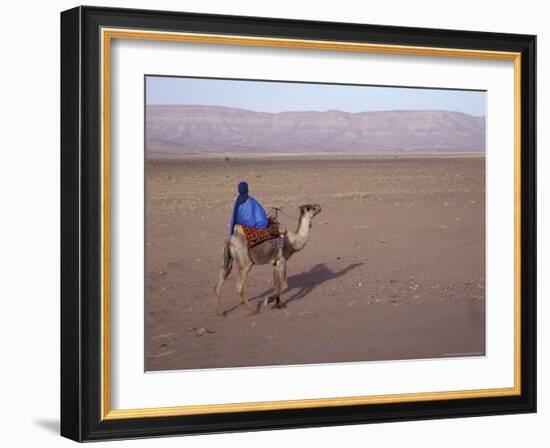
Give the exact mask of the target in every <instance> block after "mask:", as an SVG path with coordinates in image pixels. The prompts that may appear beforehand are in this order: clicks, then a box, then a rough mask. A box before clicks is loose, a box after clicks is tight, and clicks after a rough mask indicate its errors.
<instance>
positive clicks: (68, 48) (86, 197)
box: [61, 7, 536, 441]
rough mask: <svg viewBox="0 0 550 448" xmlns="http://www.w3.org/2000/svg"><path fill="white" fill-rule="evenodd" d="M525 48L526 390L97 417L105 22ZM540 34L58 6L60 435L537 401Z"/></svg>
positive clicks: (396, 417)
mask: <svg viewBox="0 0 550 448" xmlns="http://www.w3.org/2000/svg"><path fill="white" fill-rule="evenodd" d="M101 27H113V28H116V27H122V28H140V29H146V30H152V29H154V30H162V31H185V32H198V33H210V34H235V35H248V36H258V37H278V38H294V39H315V40H331V41H345V42H365V43H381V44H395V45H414V46H426V47H440V48H461V49H477V50H493V51H511V52H521V56H522V59H521V60H522V63H521V145H522V151H521V177H522V181H521V211H522V213H521V229H522V234H521V277H522V282H521V297H522V301H521V351H522V357H521V390H522V393H521V395H518V396H509V397H491V398H473V399H458V400H438V401H428V402H414V403H392V404H369V405H359V406H338V407H326V408H313V409H292V410H280V411H254V412H238V413H226V414H209V415H195V416H178V417H153V418H140V419H124V420H103V421H101V420H100V399H101V389H100V378H101V377H100V365H101V364H100V353H101V350H100V329H101V327H100V325H101V322H100V309H101V308H100V307H101V296H100V287H101V285H100V260H101V257H100V131H101V129H100V100H101V87H100V67H101V66H100V62H101V61H100V28H101ZM535 58H536V36H531V35H517V34H502V33H486V32H471V31H456V30H437V29H423V28H405V27H390V26H380V25H360V24H350V23H333V22H313V21H302V20H283V19H271V18H256V17H239V16H222V15H206V14H192V13H177V12H166V11H145V10H133V9H113V8H96V7H77V8H74V9H71V10H68V11H65V12H63V13H61V435H62V436H65V437H68V438H70V439H73V440H76V441H91V440H103V439H120V438H140V437H154V436H162V435H181V434H200V433H213V432H232V431H251V430H262V429H263V430H265V429H282V428H299V427H316V426H331V425H342V424H361V423H374V422H386V421H402V420H419V419H434V418H450V417H466V416H480V415H497V414H511V413H528V412H536V146H535V145H536V98H535V92H536V62H535Z"/></svg>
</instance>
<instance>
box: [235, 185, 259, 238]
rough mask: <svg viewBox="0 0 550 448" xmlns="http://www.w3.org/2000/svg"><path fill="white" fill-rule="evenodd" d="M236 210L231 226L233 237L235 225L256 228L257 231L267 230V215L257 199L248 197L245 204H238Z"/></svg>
mask: <svg viewBox="0 0 550 448" xmlns="http://www.w3.org/2000/svg"><path fill="white" fill-rule="evenodd" d="M235 208H236V210H235V212H234V213H233V216H232V217H231V224H230V225H229V234H230V235H233V228H234V226H235V224H242V225H245V226H248V227H256V228H257V229H265V228H266V227H267V225H268V219H267V213H266V212H265V210H264V208H263V207H262V204H260V203H259V202H258V201H257V200H256V199H254V198H253V197H251V196H248V195H247V198H246V200H245V201H244V202H242V203H240V204H236V206H235Z"/></svg>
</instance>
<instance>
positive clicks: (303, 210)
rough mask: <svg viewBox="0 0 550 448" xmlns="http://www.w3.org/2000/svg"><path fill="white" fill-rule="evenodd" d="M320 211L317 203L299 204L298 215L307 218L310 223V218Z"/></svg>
mask: <svg viewBox="0 0 550 448" xmlns="http://www.w3.org/2000/svg"><path fill="white" fill-rule="evenodd" d="M319 213H321V206H320V205H319V204H305V205H300V216H301V217H304V218H309V220H310V221H309V222H310V225H311V220H312V219H313V217H314V216H316V215H318V214H319Z"/></svg>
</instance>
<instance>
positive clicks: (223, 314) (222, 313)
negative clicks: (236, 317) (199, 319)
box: [217, 311, 227, 317]
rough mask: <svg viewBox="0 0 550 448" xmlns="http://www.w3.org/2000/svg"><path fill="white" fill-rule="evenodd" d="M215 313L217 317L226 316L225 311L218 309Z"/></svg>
mask: <svg viewBox="0 0 550 448" xmlns="http://www.w3.org/2000/svg"><path fill="white" fill-rule="evenodd" d="M217 314H218V316H219V317H227V311H218V313H217Z"/></svg>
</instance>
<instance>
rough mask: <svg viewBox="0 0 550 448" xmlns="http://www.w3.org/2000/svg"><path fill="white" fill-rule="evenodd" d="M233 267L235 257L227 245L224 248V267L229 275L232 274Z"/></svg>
mask: <svg viewBox="0 0 550 448" xmlns="http://www.w3.org/2000/svg"><path fill="white" fill-rule="evenodd" d="M232 266H233V257H232V256H231V251H230V250H229V244H226V245H225V246H224V248H223V267H224V269H225V271H226V272H227V273H229V272H231V267H232Z"/></svg>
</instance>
